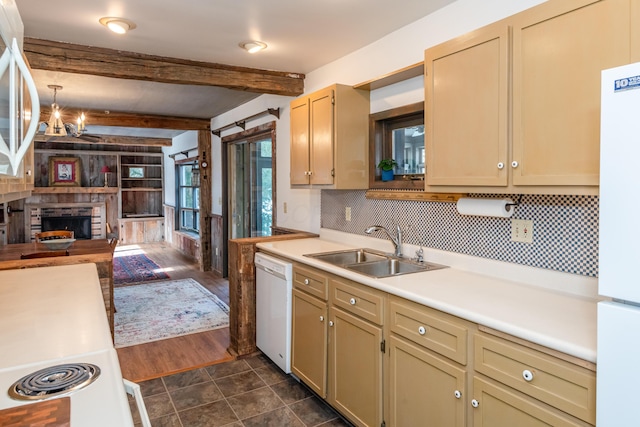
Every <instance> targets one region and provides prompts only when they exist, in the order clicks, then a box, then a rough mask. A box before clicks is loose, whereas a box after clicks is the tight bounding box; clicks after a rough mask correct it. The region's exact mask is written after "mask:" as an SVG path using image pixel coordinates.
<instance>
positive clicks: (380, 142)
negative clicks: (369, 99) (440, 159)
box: [369, 102, 426, 190]
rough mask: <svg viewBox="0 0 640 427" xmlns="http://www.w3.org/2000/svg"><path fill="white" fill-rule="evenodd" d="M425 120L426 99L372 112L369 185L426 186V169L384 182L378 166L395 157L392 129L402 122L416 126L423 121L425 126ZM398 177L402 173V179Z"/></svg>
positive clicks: (390, 187) (394, 186) (416, 187)
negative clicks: (383, 161) (382, 161)
mask: <svg viewBox="0 0 640 427" xmlns="http://www.w3.org/2000/svg"><path fill="white" fill-rule="evenodd" d="M424 119H425V117H424V102H416V103H415V104H410V105H405V106H402V107H398V108H392V109H390V110H386V111H382V112H379V113H373V114H370V115H369V153H370V154H369V156H370V157H369V188H372V189H375V188H380V189H382V188H389V189H408V190H417V189H419V190H424V189H425V174H426V169H425V172H424V173H421V174H407V175H399V174H396V179H394V180H393V181H382V176H381V173H380V170H379V169H378V168H377V165H378V163H380V160H382V159H384V158H389V157H391V154H392V139H391V137H390V135H391V129H392V128H394V127H397V125H398V124H400V125H404V126H411V125H415V124H416V123H418V122H420V120H421V124H422V125H424V123H425V120H424ZM425 135H426V133H425ZM425 152H426V146H425ZM425 160H426V159H425ZM425 163H426V162H425ZM398 176H400V179H398Z"/></svg>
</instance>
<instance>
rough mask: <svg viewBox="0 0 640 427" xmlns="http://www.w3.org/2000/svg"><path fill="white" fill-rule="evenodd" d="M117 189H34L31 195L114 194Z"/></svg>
mask: <svg viewBox="0 0 640 427" xmlns="http://www.w3.org/2000/svg"><path fill="white" fill-rule="evenodd" d="M117 192H118V187H35V188H34V189H33V190H32V191H31V194H116V193H117Z"/></svg>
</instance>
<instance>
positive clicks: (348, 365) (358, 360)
mask: <svg viewBox="0 0 640 427" xmlns="http://www.w3.org/2000/svg"><path fill="white" fill-rule="evenodd" d="M329 318H330V320H331V323H329V373H330V374H329V375H330V378H329V396H328V401H329V403H330V404H331V405H332V406H333V407H334V408H336V409H337V410H338V411H340V412H341V413H342V414H343V415H345V416H346V417H347V418H348V419H349V420H350V421H351V422H353V423H354V424H355V425H357V426H376V427H378V426H380V425H381V424H382V355H383V354H382V351H381V349H380V345H381V343H382V328H381V327H379V326H375V325H372V324H371V323H369V322H366V321H364V320H362V319H360V318H358V317H356V316H353V315H351V314H349V313H346V312H344V311H342V310H340V309H337V308H333V307H332V308H331V309H330V310H329Z"/></svg>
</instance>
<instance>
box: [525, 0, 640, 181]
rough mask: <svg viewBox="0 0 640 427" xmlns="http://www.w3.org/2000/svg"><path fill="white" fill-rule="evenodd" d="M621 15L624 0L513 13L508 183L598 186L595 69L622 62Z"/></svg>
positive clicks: (626, 55)
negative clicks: (510, 179) (511, 165)
mask: <svg viewBox="0 0 640 427" xmlns="http://www.w3.org/2000/svg"><path fill="white" fill-rule="evenodd" d="M629 15H630V5H629V1H628V0H624V1H610V0H609V1H594V0H572V1H557V2H548V3H546V4H542V5H540V6H538V7H535V8H532V9H530V10H527V11H525V12H522V13H520V14H518V15H516V17H515V21H514V27H513V99H514V103H513V161H514V162H517V163H518V165H517V167H515V168H513V183H514V185H590V186H596V185H598V180H599V167H600V162H599V159H600V156H599V147H600V71H601V70H603V69H606V68H611V67H615V66H619V65H623V64H627V63H629V62H630V59H631V56H630V55H631V39H632V34H631V31H632V29H631V23H632V22H634V18H633V17H630V16H629ZM635 19H637V17H636V18H635Z"/></svg>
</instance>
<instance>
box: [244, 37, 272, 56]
mask: <svg viewBox="0 0 640 427" xmlns="http://www.w3.org/2000/svg"><path fill="white" fill-rule="evenodd" d="M240 47H241V48H243V49H244V50H246V51H247V52H249V53H256V52H260V51H261V50H264V49H266V48H267V44H266V43H263V42H259V41H256V40H251V41H248V42H242V43H240Z"/></svg>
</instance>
